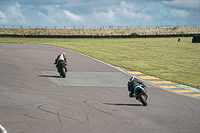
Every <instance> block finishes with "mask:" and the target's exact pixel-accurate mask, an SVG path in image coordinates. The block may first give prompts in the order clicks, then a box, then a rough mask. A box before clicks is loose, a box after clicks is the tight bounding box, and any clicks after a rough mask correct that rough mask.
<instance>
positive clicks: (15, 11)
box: [7, 3, 29, 24]
mask: <svg viewBox="0 0 200 133" xmlns="http://www.w3.org/2000/svg"><path fill="white" fill-rule="evenodd" d="M20 7H21V5H20V4H19V3H15V5H14V6H10V7H9V8H8V9H7V17H8V19H9V20H11V21H13V20H12V19H14V20H15V22H19V23H21V24H27V23H29V22H28V21H27V20H26V18H25V16H24V15H23V14H22V12H21V10H20Z"/></svg>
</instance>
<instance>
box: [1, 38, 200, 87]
mask: <svg viewBox="0 0 200 133" xmlns="http://www.w3.org/2000/svg"><path fill="white" fill-rule="evenodd" d="M177 39H178V38H145V39H144V38H134V39H133V38H132V39H131V38H130V39H86V38H85V39H64V38H0V42H1V43H18V44H43V45H51V46H56V47H62V48H66V49H71V50H73V51H77V52H80V53H83V54H86V55H89V56H92V57H94V58H97V59H99V60H102V61H104V62H106V63H109V64H111V65H114V66H119V67H123V68H127V69H130V70H133V71H140V72H142V73H145V74H148V75H152V76H156V77H158V78H161V79H166V80H170V81H173V82H176V83H180V84H184V85H188V86H191V87H195V88H200V82H199V81H200V43H192V37H182V38H181V39H182V42H181V43H179V42H178V41H177Z"/></svg>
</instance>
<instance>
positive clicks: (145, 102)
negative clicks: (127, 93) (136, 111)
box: [138, 94, 147, 106]
mask: <svg viewBox="0 0 200 133" xmlns="http://www.w3.org/2000/svg"><path fill="white" fill-rule="evenodd" d="M138 100H139V101H140V102H141V103H142V105H143V106H147V101H146V100H145V98H144V95H143V94H139V95H138Z"/></svg>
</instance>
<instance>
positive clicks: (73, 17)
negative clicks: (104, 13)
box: [63, 10, 83, 22]
mask: <svg viewBox="0 0 200 133" xmlns="http://www.w3.org/2000/svg"><path fill="white" fill-rule="evenodd" d="M63 12H64V13H65V16H66V17H67V18H68V19H69V20H72V21H76V22H80V21H82V20H83V17H81V16H79V15H75V14H74V13H71V12H70V11H69V10H63Z"/></svg>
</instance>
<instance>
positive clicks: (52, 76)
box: [38, 75, 60, 78]
mask: <svg viewBox="0 0 200 133" xmlns="http://www.w3.org/2000/svg"><path fill="white" fill-rule="evenodd" d="M38 77H47V78H48V77H50V78H60V76H55V75H38Z"/></svg>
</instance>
